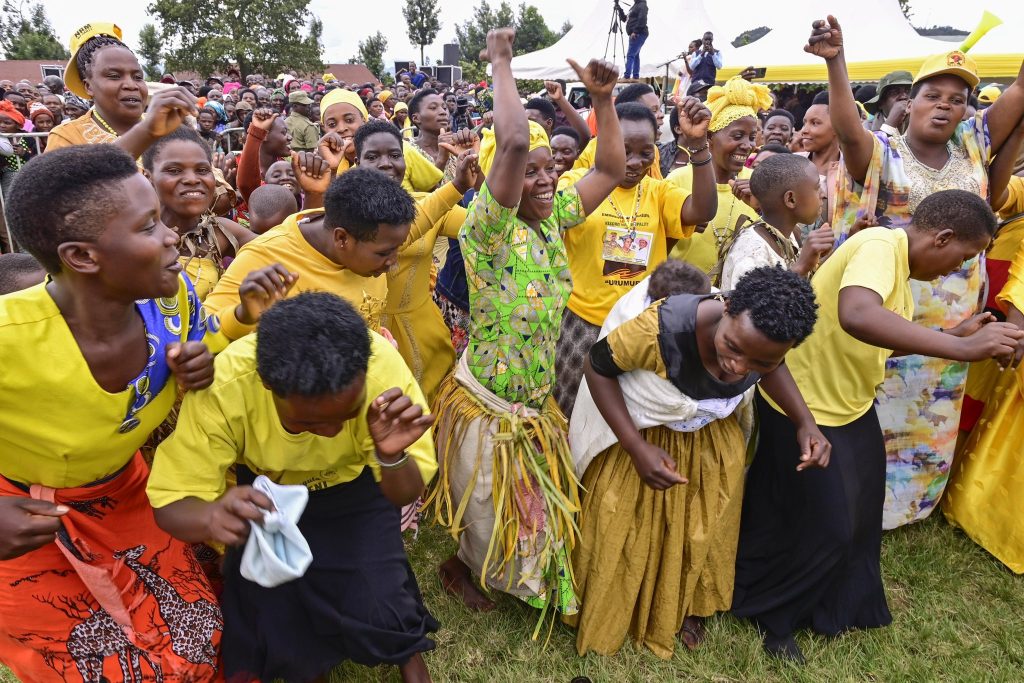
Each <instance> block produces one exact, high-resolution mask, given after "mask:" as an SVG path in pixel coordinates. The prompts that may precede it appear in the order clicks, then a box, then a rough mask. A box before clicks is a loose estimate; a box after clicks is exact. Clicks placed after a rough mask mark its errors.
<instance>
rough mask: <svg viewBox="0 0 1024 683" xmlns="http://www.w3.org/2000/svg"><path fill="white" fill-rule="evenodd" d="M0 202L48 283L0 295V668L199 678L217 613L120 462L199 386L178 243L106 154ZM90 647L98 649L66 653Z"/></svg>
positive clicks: (120, 155) (66, 155)
mask: <svg viewBox="0 0 1024 683" xmlns="http://www.w3.org/2000/svg"><path fill="white" fill-rule="evenodd" d="M6 201H7V220H8V221H9V224H10V228H11V231H12V232H13V233H14V237H15V239H16V240H17V242H18V244H19V245H20V246H21V247H22V248H24V249H26V250H28V252H29V253H30V254H32V256H33V257H34V258H35V259H36V260H37V261H38V262H39V263H40V264H41V265H42V266H43V267H45V269H46V271H47V273H48V274H49V275H50V278H49V279H48V280H47V281H46V282H45V284H43V283H41V284H37V285H35V286H33V287H30V288H28V289H25V290H22V291H19V292H16V293H13V294H7V295H5V296H3V297H0V358H3V362H4V367H5V368H6V369H5V371H4V372H2V373H0V475H2V476H0V560H3V561H0V582H2V583H3V585H4V587H5V588H4V591H3V594H2V598H0V661H2V662H3V663H4V664H5V665H6V666H8V667H9V668H10V669H11V670H12V671H13V672H14V675H15V676H17V677H18V678H19V679H20V680H24V681H66V680H69V679H72V678H76V677H79V678H81V679H82V680H101V679H102V678H106V679H108V680H124V679H125V676H126V673H125V672H126V671H127V669H126V668H125V667H126V666H127V662H128V661H131V663H132V672H131V674H132V676H133V677H134V678H135V679H137V680H142V678H143V675H145V676H146V677H152V678H154V679H157V680H160V679H164V678H165V677H166V678H167V679H170V678H171V677H174V678H179V679H190V680H212V679H213V678H215V676H216V672H217V669H216V667H217V665H218V661H219V644H220V638H221V631H222V620H221V612H220V608H219V607H218V606H217V602H216V599H215V598H214V596H213V594H212V592H211V591H210V588H209V584H208V583H207V580H206V577H205V576H203V574H202V572H201V571H199V569H198V565H197V563H196V561H195V558H194V557H192V553H191V549H190V548H189V547H188V546H187V545H186V544H184V543H181V542H179V541H176V540H174V539H172V538H171V537H170V536H168V534H167V533H166V532H164V531H162V530H161V529H160V528H158V527H157V525H156V522H155V520H154V518H153V510H152V508H151V506H150V504H149V501H148V500H147V499H146V495H145V487H146V478H147V476H148V467H147V466H146V464H145V463H144V462H143V459H142V457H141V455H139V454H138V450H139V447H140V446H141V445H142V444H143V443H144V442H145V441H146V439H147V437H148V436H149V434H150V432H152V431H153V429H154V428H156V427H157V426H158V425H159V424H160V423H162V422H163V421H164V419H165V418H166V417H167V415H168V413H169V412H170V410H171V407H172V406H173V404H174V401H175V399H176V397H177V395H178V389H179V387H180V388H181V389H184V390H186V391H192V390H199V389H203V388H205V387H207V386H209V385H210V383H211V382H212V381H213V357H212V356H211V355H210V351H209V350H208V349H207V347H206V345H204V343H203V339H204V337H206V336H207V335H206V333H207V329H206V320H207V316H206V315H205V314H204V313H203V311H202V310H201V306H200V304H199V300H198V298H197V297H196V295H195V292H194V291H193V288H192V285H191V283H189V281H188V280H187V279H186V278H183V277H182V276H181V272H182V268H181V265H180V264H179V263H178V249H177V242H178V236H177V235H176V234H175V233H174V231H173V230H171V229H170V228H168V227H167V226H166V225H164V224H163V223H162V222H161V220H160V214H159V212H158V203H157V195H156V192H155V191H154V190H153V187H152V185H150V183H149V181H148V180H147V179H146V178H145V177H144V176H143V175H142V174H140V173H139V172H138V168H137V167H136V165H135V161H134V159H132V157H130V156H129V155H128V154H126V153H125V152H124V151H122V150H120V149H118V148H117V147H114V146H112V145H79V146H74V147H67V148H64V149H58V150H54V151H50V152H47V153H46V154H44V155H42V156H40V157H38V158H36V159H34V160H33V161H31V162H30V163H28V164H27V165H26V166H25V167H24V168H23V169H22V170H21V172H20V175H19V178H18V179H17V180H16V181H15V183H14V186H13V188H12V189H11V192H10V194H8V195H7V197H6ZM85 549H88V551H87V552H82V551H83V550H85ZM172 601H177V602H182V603H184V604H186V605H187V606H188V610H189V611H188V614H190V615H192V616H191V617H190V618H189V619H186V620H178V619H174V618H173V616H172V614H171V613H170V612H169V611H168V610H169V609H171V608H170V605H171V602H172ZM97 633H98V634H102V637H103V638H105V639H106V640H104V641H103V642H104V643H107V644H106V645H105V646H103V647H108V648H111V649H107V650H104V649H92V650H87V649H83V648H88V647H95V648H100V647H101V646H100V645H95V646H90V645H89V643H91V642H94V641H92V640H90V639H92V638H95V637H97V636H96V635H95V634H97ZM129 638H130V640H129ZM129 651H130V653H131V659H130V660H129V659H127V654H125V653H128V652H129ZM115 653H122V656H112V655H114V654H115Z"/></svg>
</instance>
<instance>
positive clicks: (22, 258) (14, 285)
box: [0, 252, 46, 295]
mask: <svg viewBox="0 0 1024 683" xmlns="http://www.w3.org/2000/svg"><path fill="white" fill-rule="evenodd" d="M45 278H46V269H45V268H43V266H42V265H40V263H39V261H36V260H35V258H33V257H32V255H31V254H22V253H17V252H15V253H13V254H0V295H3V294H11V293H12V292H20V291H21V290H23V289H28V288H29V287H32V286H34V285H38V284H39V283H40V282H42V281H43V280H44V279H45Z"/></svg>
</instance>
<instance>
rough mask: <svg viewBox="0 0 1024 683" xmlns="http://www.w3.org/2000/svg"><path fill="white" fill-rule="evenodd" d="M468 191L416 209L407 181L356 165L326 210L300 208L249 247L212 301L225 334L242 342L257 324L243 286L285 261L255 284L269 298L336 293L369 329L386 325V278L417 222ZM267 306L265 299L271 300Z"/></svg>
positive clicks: (333, 190) (447, 188)
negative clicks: (254, 274)
mask: <svg viewBox="0 0 1024 683" xmlns="http://www.w3.org/2000/svg"><path fill="white" fill-rule="evenodd" d="M464 189H466V188H456V187H455V186H454V185H453V184H452V183H448V184H446V185H444V186H442V187H441V188H440V189H438V190H436V191H435V192H433V193H431V195H430V196H429V197H428V198H427V199H425V200H424V201H423V202H422V203H421V204H420V206H419V209H417V205H416V204H415V203H414V202H413V199H412V197H410V196H409V193H408V192H406V191H405V190H404V189H403V188H402V186H401V185H399V184H398V183H397V182H395V181H393V180H392V179H390V178H386V177H384V176H382V175H381V174H380V173H376V172H374V171H372V170H369V169H352V170H351V171H348V172H346V173H345V174H344V175H341V176H338V177H337V178H335V179H334V180H333V181H331V184H330V187H328V189H327V192H326V194H325V195H324V208H323V209H315V210H312V211H300V212H299V213H297V214H295V215H293V216H290V217H289V218H288V219H287V220H286V221H285V222H284V223H282V224H281V225H280V226H278V227H277V228H274V229H273V230H270V231H268V232H266V233H264V234H262V235H260V236H259V237H257V238H256V239H254V240H252V241H251V242H249V243H248V244H246V245H245V246H244V247H242V249H240V250H239V252H238V256H236V257H235V260H234V261H232V262H231V265H230V266H228V269H227V270H226V271H224V274H223V275H222V276H221V278H220V281H219V282H218V283H217V286H216V287H214V289H213V291H212V292H211V293H210V295H209V297H208V298H207V299H206V302H205V303H206V307H207V308H208V309H209V310H210V311H211V312H213V313H215V314H216V315H218V316H220V317H221V321H222V326H223V331H224V334H225V335H227V336H228V338H230V339H238V338H239V337H241V336H243V335H246V334H248V333H249V332H251V331H252V330H253V329H254V325H255V323H256V321H257V320H258V319H259V310H256V309H255V307H254V306H246V305H245V298H244V295H245V293H246V291H247V290H245V288H244V287H240V283H241V282H242V280H244V279H245V277H246V275H247V274H248V273H250V272H251V271H254V270H258V269H260V268H266V267H268V266H271V265H273V264H279V266H280V272H279V273H278V274H277V276H276V277H275V276H269V275H268V276H267V277H265V278H261V279H260V280H259V281H257V282H254V283H251V284H250V287H251V288H259V291H260V292H262V294H263V295H264V297H265V299H266V300H267V301H272V300H274V299H275V298H277V299H283V298H285V297H286V296H288V293H289V290H292V285H293V284H294V285H296V286H295V287H294V289H293V290H292V291H293V293H294V294H297V293H299V292H303V291H324V292H331V293H333V294H337V295H338V296H340V297H342V298H344V299H346V300H347V301H349V302H350V303H352V304H353V305H354V306H355V307H356V308H357V309H358V310H359V312H360V313H361V314H362V315H363V319H364V320H366V322H367V324H368V325H369V327H370V329H372V330H380V327H381V315H382V313H383V309H384V302H385V300H386V299H387V291H388V288H387V278H385V277H382V276H383V275H385V274H386V273H387V272H388V271H390V270H391V269H392V268H393V267H394V266H395V264H396V263H397V262H398V252H399V249H400V248H401V247H402V245H403V244H404V243H405V242H406V239H407V237H408V236H409V231H410V227H411V225H412V224H413V223H414V222H419V221H421V220H422V221H425V222H426V223H427V224H430V225H432V224H433V223H435V222H436V221H437V220H439V219H440V218H441V217H442V216H443V215H444V214H446V213H447V212H448V211H449V210H450V209H451V208H452V206H454V205H455V204H456V203H457V202H458V201H459V200H460V199H461V198H462V192H463V190H464ZM264 307H265V304H264Z"/></svg>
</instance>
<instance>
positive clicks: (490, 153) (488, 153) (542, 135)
mask: <svg viewBox="0 0 1024 683" xmlns="http://www.w3.org/2000/svg"><path fill="white" fill-rule="evenodd" d="M529 124H530V151H531V152H532V151H533V150H535V149H540V148H541V147H544V148H546V149H551V143H550V142H548V133H547V131H546V130H544V127H543V126H541V125H540V124H539V123H537V122H536V121H530V122H529ZM496 147H497V141H496V140H495V138H494V131H493V130H491V129H490V128H484V132H483V139H482V140H481V141H480V157H479V159H478V160H477V164H479V166H480V170H481V171H482V172H483V174H484V175H485V176H486V175H487V174H488V173H489V172H490V170H491V164H492V163H494V150H495V148H496Z"/></svg>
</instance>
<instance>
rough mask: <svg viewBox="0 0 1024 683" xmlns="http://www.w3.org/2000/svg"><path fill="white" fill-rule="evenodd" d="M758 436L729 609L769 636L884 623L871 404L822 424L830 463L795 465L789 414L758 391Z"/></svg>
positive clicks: (878, 436)
mask: <svg viewBox="0 0 1024 683" xmlns="http://www.w3.org/2000/svg"><path fill="white" fill-rule="evenodd" d="M757 408H758V416H759V418H760V427H761V431H760V441H759V444H758V447H757V453H756V455H755V457H754V463H753V465H751V467H750V472H749V473H748V475H747V482H746V491H745V493H744V497H743V514H742V520H741V522H740V540H739V551H738V553H737V558H736V589H735V593H734V595H733V608H732V611H733V613H734V614H735V615H736V616H739V617H745V618H749V619H751V620H752V621H754V622H755V623H756V624H758V625H759V626H760V627H761V628H762V629H764V630H766V631H767V632H769V633H770V634H772V635H774V636H777V637H784V636H787V635H789V634H791V633H792V632H793V631H795V630H796V629H798V628H803V627H810V628H811V629H813V630H814V631H816V632H818V633H822V634H825V635H838V634H839V633H842V632H844V631H847V630H849V629H853V628H873V627H878V626H885V625H887V624H889V623H890V622H891V621H892V616H891V615H890V614H889V607H888V605H887V604H886V601H885V589H884V588H883V586H882V572H881V550H882V504H883V502H884V500H885V442H884V440H883V437H882V429H881V427H880V426H879V424H878V417H877V416H876V414H875V409H874V407H872V408H871V409H870V410H869V411H868V412H867V413H865V414H864V415H863V416H861V417H859V418H857V419H856V420H854V421H853V422H851V423H850V424H847V425H843V426H842V427H821V431H822V433H823V434H824V435H825V438H826V439H828V440H829V441H830V442H831V444H832V455H831V460H830V462H829V466H828V467H827V468H825V469H818V468H812V469H809V470H805V471H803V472H797V471H796V466H797V464H798V463H799V461H800V448H799V445H798V444H797V440H796V428H795V427H794V425H793V423H792V422H790V420H789V418H788V417H786V416H785V415H783V414H782V413H780V412H778V411H777V410H775V409H774V408H772V407H771V406H770V405H769V404H768V403H767V402H766V401H765V400H764V399H763V398H762V397H761V396H760V394H758V396H757Z"/></svg>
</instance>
